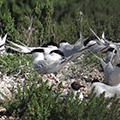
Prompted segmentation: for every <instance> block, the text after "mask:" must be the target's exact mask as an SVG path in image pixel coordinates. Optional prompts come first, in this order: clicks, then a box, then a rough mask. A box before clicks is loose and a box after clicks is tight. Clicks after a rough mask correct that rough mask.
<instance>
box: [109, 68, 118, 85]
mask: <svg viewBox="0 0 120 120" xmlns="http://www.w3.org/2000/svg"><path fill="white" fill-rule="evenodd" d="M119 83H120V68H118V67H116V68H115V69H114V70H113V71H112V72H111V73H110V85H112V86H115V85H118V84H119Z"/></svg>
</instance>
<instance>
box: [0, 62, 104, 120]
mask: <svg viewBox="0 0 120 120" xmlns="http://www.w3.org/2000/svg"><path fill="white" fill-rule="evenodd" d="M29 74H30V73H26V74H25V77H26V78H27V77H28V75H29ZM40 76H41V77H42V78H43V81H44V82H45V81H46V80H48V85H49V86H52V85H53V84H55V86H54V87H53V90H54V89H56V88H57V87H58V85H59V83H60V82H62V85H63V86H62V88H61V91H62V92H63V93H67V92H68V91H69V90H70V85H71V83H72V82H74V81H79V82H80V84H81V85H83V86H84V87H82V88H81V91H82V92H83V94H84V96H85V97H86V96H88V91H89V89H90V86H91V83H90V81H89V82H88V81H87V80H88V79H90V80H93V79H95V78H97V79H99V80H102V79H103V74H101V73H100V72H99V71H98V70H97V69H96V68H93V69H92V71H91V67H89V68H87V67H86V66H84V65H80V64H79V63H78V62H76V61H75V62H69V63H68V64H67V65H66V66H64V68H63V69H62V70H61V71H60V72H59V73H58V74H57V75H56V76H55V75H54V74H44V75H40ZM26 78H23V75H20V74H17V75H10V76H8V75H6V74H5V75H2V73H1V72H0V92H2V93H3V94H4V95H5V96H7V97H8V98H10V97H11V92H10V89H12V88H13V87H14V88H17V85H18V84H19V86H21V88H22V86H23V85H24V81H25V79H26ZM38 86H39V85H38ZM0 101H2V102H4V101H5V99H4V98H3V97H2V95H1V94H0ZM4 119H6V118H5V117H4V116H2V118H0V120H4ZM9 120H14V119H13V117H12V116H10V117H9Z"/></svg>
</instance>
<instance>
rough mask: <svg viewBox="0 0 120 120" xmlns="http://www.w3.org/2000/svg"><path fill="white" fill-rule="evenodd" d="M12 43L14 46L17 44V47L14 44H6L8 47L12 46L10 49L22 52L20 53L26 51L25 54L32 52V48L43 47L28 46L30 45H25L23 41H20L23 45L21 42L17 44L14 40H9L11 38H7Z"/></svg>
mask: <svg viewBox="0 0 120 120" xmlns="http://www.w3.org/2000/svg"><path fill="white" fill-rule="evenodd" d="M7 41H8V42H9V43H10V44H11V45H13V46H15V47H12V46H6V47H7V48H10V49H12V50H14V51H17V52H20V53H25V54H28V53H30V52H31V51H32V50H34V49H40V48H41V47H28V46H26V45H24V44H23V43H21V42H20V41H19V42H20V43H21V44H22V45H19V44H17V43H14V42H12V41H9V40H7Z"/></svg>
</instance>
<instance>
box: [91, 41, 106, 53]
mask: <svg viewBox="0 0 120 120" xmlns="http://www.w3.org/2000/svg"><path fill="white" fill-rule="evenodd" d="M106 47H107V46H105V45H102V44H97V43H96V44H95V45H93V46H91V47H90V48H89V49H90V50H91V51H92V52H93V53H95V54H97V53H100V52H101V51H102V50H104V49H106Z"/></svg>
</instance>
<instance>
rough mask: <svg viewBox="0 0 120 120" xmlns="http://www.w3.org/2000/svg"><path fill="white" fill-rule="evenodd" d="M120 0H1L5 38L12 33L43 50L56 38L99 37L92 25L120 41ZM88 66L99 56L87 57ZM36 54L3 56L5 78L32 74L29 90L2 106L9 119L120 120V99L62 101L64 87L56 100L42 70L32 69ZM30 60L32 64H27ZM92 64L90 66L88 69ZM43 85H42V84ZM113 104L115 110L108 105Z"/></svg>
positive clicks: (0, 63) (27, 83) (0, 59)
mask: <svg viewBox="0 0 120 120" xmlns="http://www.w3.org/2000/svg"><path fill="white" fill-rule="evenodd" d="M119 2H120V1H119V0H114V1H113V0H106V1H104V0H101V1H98V0H69V1H68V0H54V1H53V0H26V1H23V0H21V1H18V0H1V1H0V35H2V36H4V35H5V34H6V33H8V37H7V39H9V40H11V41H13V42H15V41H16V40H17V39H19V40H20V41H22V42H24V43H25V44H27V45H28V46H41V45H42V44H44V43H47V42H48V41H50V40H51V39H53V41H55V42H59V41H61V40H63V39H64V40H66V41H68V42H70V43H75V42H76V41H77V40H78V38H79V37H80V36H79V33H80V31H82V33H83V37H88V36H89V37H90V38H95V36H94V35H93V34H92V33H91V32H90V30H89V28H88V27H89V26H90V27H91V28H92V29H93V30H94V31H95V32H96V33H97V35H98V36H101V34H102V32H103V31H104V32H105V34H106V35H107V36H108V37H112V38H114V39H115V40H117V41H119V39H120V35H119V31H120V27H119V26H120V25H119V24H120V20H119V19H120V17H119V16H120V13H119V12H118V11H119V9H120V7H119ZM85 56H86V58H87V59H86V58H85V59H83V62H85V63H87V64H88V63H91V59H92V61H93V63H97V62H96V59H95V57H94V56H93V55H92V56H91V55H89V54H88V53H87V54H86V55H85ZM31 59H32V57H31V56H24V55H19V54H16V56H11V55H8V56H7V55H5V56H3V57H0V69H1V72H2V73H3V74H8V75H11V74H15V73H19V72H20V74H21V75H24V73H26V72H27V73H31V74H29V78H28V79H26V81H25V85H24V87H23V90H22V89H21V88H20V86H19V85H18V87H17V91H16V90H12V92H13V100H10V101H9V100H8V99H7V100H8V102H7V103H4V104H2V105H3V106H4V107H5V108H6V109H7V113H6V114H8V115H15V116H19V117H21V118H22V119H24V120H25V119H26V120H28V119H34V120H35V119H37V120H39V119H40V120H42V119H43V120H47V119H48V120H91V119H92V120H103V119H104V120H108V119H110V120H118V119H119V117H120V115H119V113H118V112H119V110H118V109H119V105H118V100H116V99H115V98H112V99H105V98H104V94H103V95H101V96H100V97H99V98H98V97H97V98H96V97H95V96H94V95H92V94H91V95H90V96H89V98H88V100H85V99H84V100H83V101H82V102H81V101H80V100H79V99H78V97H79V95H78V96H77V98H76V99H74V98H73V94H70V93H69V94H68V96H67V98H66V99H64V101H63V102H61V100H60V99H59V96H60V87H59V88H58V89H57V90H56V91H57V92H56V97H55V98H53V97H52V96H53V94H54V92H53V91H52V87H51V88H49V87H48V86H47V82H46V83H44V82H43V81H42V79H41V78H39V77H38V74H37V73H36V72H34V73H33V71H32V70H31V69H30V68H31V65H32V61H30V60H31ZM27 61H29V63H28V62H27ZM87 64H86V65H87ZM38 83H39V84H40V86H38ZM110 102H112V105H111V107H110V108H108V107H107V106H108V104H110Z"/></svg>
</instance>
